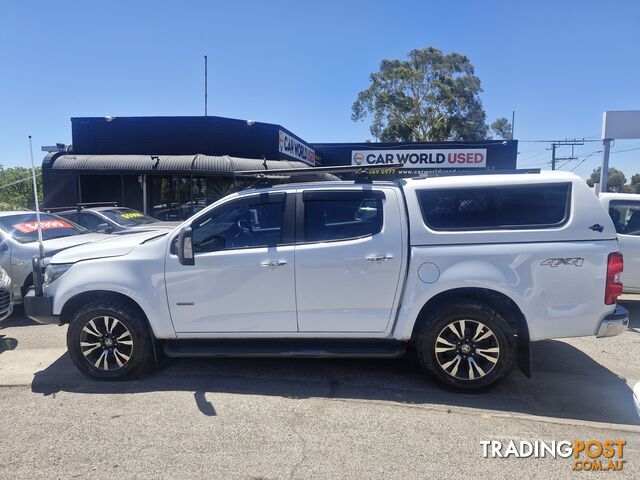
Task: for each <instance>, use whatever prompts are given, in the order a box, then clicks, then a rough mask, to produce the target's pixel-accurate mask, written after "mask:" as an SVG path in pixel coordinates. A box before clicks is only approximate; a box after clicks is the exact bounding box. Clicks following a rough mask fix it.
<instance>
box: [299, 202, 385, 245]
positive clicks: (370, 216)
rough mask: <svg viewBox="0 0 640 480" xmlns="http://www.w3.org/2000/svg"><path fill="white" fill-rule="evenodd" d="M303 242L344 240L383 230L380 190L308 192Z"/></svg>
mask: <svg viewBox="0 0 640 480" xmlns="http://www.w3.org/2000/svg"><path fill="white" fill-rule="evenodd" d="M303 199H304V234H303V238H304V241H305V242H322V241H332V240H346V239H351V238H360V237H366V236H370V235H375V234H377V233H380V231H382V225H383V199H384V193H383V192H380V191H342V192H341V191H307V192H304V194H303Z"/></svg>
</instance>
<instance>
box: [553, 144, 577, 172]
mask: <svg viewBox="0 0 640 480" xmlns="http://www.w3.org/2000/svg"><path fill="white" fill-rule="evenodd" d="M561 145H569V146H571V155H570V156H568V157H560V158H557V157H556V148H557V147H559V146H561ZM576 145H584V138H583V139H582V140H578V139H577V138H574V139H573V140H569V139H565V140H556V141H555V142H553V143H552V144H551V170H555V169H556V163H557V162H558V161H559V160H564V162H565V163H563V164H562V166H564V165H566V164H567V163H569V162H570V161H572V160H577V159H578V157H576V156H575V155H574V154H573V147H575V146H576Z"/></svg>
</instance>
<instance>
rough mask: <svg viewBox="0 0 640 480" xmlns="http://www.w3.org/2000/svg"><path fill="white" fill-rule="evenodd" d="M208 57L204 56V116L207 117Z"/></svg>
mask: <svg viewBox="0 0 640 480" xmlns="http://www.w3.org/2000/svg"><path fill="white" fill-rule="evenodd" d="M207 83H208V82H207V56H206V55H205V56H204V116H205V117H206V116H207V93H208V92H207Z"/></svg>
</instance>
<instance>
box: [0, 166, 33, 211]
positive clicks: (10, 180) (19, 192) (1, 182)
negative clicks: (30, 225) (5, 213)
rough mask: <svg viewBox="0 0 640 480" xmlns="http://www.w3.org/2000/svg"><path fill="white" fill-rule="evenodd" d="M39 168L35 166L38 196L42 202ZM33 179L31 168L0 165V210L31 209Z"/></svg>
mask: <svg viewBox="0 0 640 480" xmlns="http://www.w3.org/2000/svg"><path fill="white" fill-rule="evenodd" d="M41 173H42V172H41V168H40V167H37V168H36V178H37V183H38V197H39V200H40V202H42V175H41ZM34 207H35V201H34V198H33V181H32V177H31V169H30V168H24V167H12V168H4V167H3V166H2V165H0V210H25V209H33V208H34Z"/></svg>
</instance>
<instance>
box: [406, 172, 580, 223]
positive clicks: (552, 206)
mask: <svg viewBox="0 0 640 480" xmlns="http://www.w3.org/2000/svg"><path fill="white" fill-rule="evenodd" d="M417 194H418V200H419V202H420V208H421V209H422V216H423V219H424V221H425V223H426V224H427V226H429V227H430V228H432V229H434V230H493V229H509V228H511V229H527V228H549V227H556V226H559V225H562V224H563V223H565V222H566V221H567V219H568V218H569V204H570V196H571V184H570V183H553V184H540V185H513V186H499V187H495V186H494V187H480V188H456V189H446V190H445V189H435V190H419V191H417Z"/></svg>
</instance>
